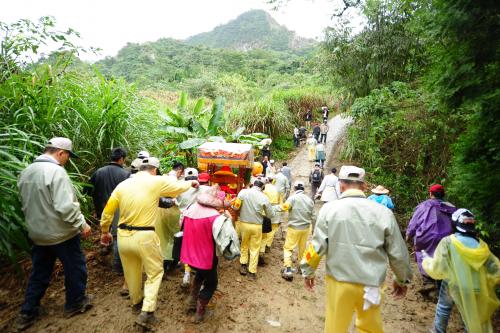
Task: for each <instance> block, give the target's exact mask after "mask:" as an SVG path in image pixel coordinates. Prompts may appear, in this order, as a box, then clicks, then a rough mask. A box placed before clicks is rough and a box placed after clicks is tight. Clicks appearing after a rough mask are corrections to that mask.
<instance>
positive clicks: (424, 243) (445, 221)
mask: <svg viewBox="0 0 500 333" xmlns="http://www.w3.org/2000/svg"><path fill="white" fill-rule="evenodd" d="M429 197H430V199H428V200H425V201H424V202H422V203H420V204H419V205H418V206H417V207H416V208H415V211H414V213H413V216H412V218H411V220H410V223H409V225H408V228H407V229H406V240H407V241H410V240H411V239H413V245H414V251H415V256H416V259H417V264H418V269H419V271H420V274H422V278H423V280H424V285H432V286H437V285H436V281H434V280H433V279H432V278H430V277H429V275H427V273H426V272H425V271H424V270H423V268H422V260H423V257H422V250H425V252H427V253H428V254H429V255H430V256H433V254H434V250H436V247H437V245H438V244H439V241H440V240H441V239H442V238H444V237H446V236H449V235H450V234H451V233H452V232H453V224H452V221H451V215H452V214H453V212H455V210H457V208H456V207H455V206H453V205H452V204H451V203H449V202H447V201H444V188H443V186H442V185H440V184H435V185H432V186H431V187H430V188H429ZM432 289H433V288H431V289H430V290H432ZM423 290H425V291H426V293H428V292H430V290H429V289H428V288H425V286H424V289H423ZM422 292H423V291H422Z"/></svg>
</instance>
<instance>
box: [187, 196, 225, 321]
mask: <svg viewBox="0 0 500 333" xmlns="http://www.w3.org/2000/svg"><path fill="white" fill-rule="evenodd" d="M219 194H221V195H219ZM223 198H224V192H219V191H218V189H217V188H211V189H210V190H208V191H205V192H203V193H201V194H199V195H198V197H197V199H196V202H195V203H194V204H192V205H191V206H190V207H189V208H187V209H186V210H185V211H184V213H183V220H182V224H183V226H182V227H183V229H184V237H183V240H182V248H181V261H182V262H183V263H186V264H188V265H189V266H190V267H191V268H193V269H194V270H195V271H196V275H195V278H194V281H193V283H192V285H191V294H190V295H189V299H188V306H189V309H190V310H196V314H195V317H194V322H195V323H200V322H202V321H203V319H204V318H205V314H206V307H207V304H208V302H209V301H210V299H211V298H212V296H213V294H214V292H215V290H216V289H217V283H218V280H217V263H218V259H217V256H216V253H215V242H214V238H213V232H212V226H213V224H214V221H215V220H216V219H217V218H218V217H219V216H220V212H219V209H221V208H223V204H224V201H223ZM202 286H203V289H201V287H202ZM200 289H201V291H200Z"/></svg>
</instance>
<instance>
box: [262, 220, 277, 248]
mask: <svg viewBox="0 0 500 333" xmlns="http://www.w3.org/2000/svg"><path fill="white" fill-rule="evenodd" d="M271 227H272V230H271V232H268V233H267V234H262V241H261V242H260V253H264V252H266V246H267V247H269V248H270V247H271V245H273V240H274V235H275V234H276V231H278V228H279V227H280V225H279V224H278V223H276V224H271Z"/></svg>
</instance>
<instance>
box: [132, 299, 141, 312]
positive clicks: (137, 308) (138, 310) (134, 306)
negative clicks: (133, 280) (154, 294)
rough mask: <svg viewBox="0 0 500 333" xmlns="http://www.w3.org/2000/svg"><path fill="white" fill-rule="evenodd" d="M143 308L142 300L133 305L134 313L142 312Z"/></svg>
mask: <svg viewBox="0 0 500 333" xmlns="http://www.w3.org/2000/svg"><path fill="white" fill-rule="evenodd" d="M141 310H142V301H140V302H139V303H137V304H134V305H132V313H133V314H139V313H141Z"/></svg>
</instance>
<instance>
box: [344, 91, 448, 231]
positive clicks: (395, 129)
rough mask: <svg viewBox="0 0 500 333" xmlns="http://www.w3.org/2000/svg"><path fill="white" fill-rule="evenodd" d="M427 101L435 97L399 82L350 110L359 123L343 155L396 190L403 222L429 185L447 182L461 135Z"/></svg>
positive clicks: (371, 178)
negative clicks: (452, 152)
mask: <svg viewBox="0 0 500 333" xmlns="http://www.w3.org/2000/svg"><path fill="white" fill-rule="evenodd" d="M428 100H432V98H430V96H426V95H425V94H424V93H422V92H421V91H419V90H413V89H412V88H411V87H410V86H409V85H407V84H405V83H401V82H394V83H393V84H391V85H390V86H388V87H384V88H381V89H375V90H373V91H372V93H371V94H369V95H368V96H366V97H363V98H358V99H356V100H355V102H354V104H353V105H352V108H351V111H350V115H351V116H352V117H353V118H354V120H355V121H354V123H353V125H352V126H351V128H350V129H349V131H348V141H347V145H346V147H345V149H344V151H343V158H346V159H350V160H355V161H357V163H358V164H359V165H360V166H362V167H364V168H365V169H366V171H367V173H368V174H369V177H368V180H369V181H370V182H371V183H372V185H377V184H382V185H384V186H385V187H387V188H388V189H390V190H391V195H392V196H393V198H394V199H395V205H396V209H395V211H396V212H397V213H398V214H400V215H402V217H403V221H402V222H403V223H402V224H403V225H405V224H406V222H407V220H408V218H409V216H410V215H411V213H412V210H413V208H414V207H415V205H416V204H417V203H418V202H420V201H422V200H424V199H425V198H426V196H427V186H428V185H430V184H432V183H434V182H439V183H443V184H444V185H445V186H446V185H447V179H446V172H445V168H446V166H447V165H448V162H449V160H450V150H449V148H450V146H449V143H450V141H452V140H454V138H455V137H456V131H455V130H453V126H450V125H451V123H452V122H453V121H454V120H453V118H450V117H445V116H444V115H443V114H441V113H439V110H438V109H437V107H436V106H433V105H430V104H429V103H427V102H426V101H428Z"/></svg>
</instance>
